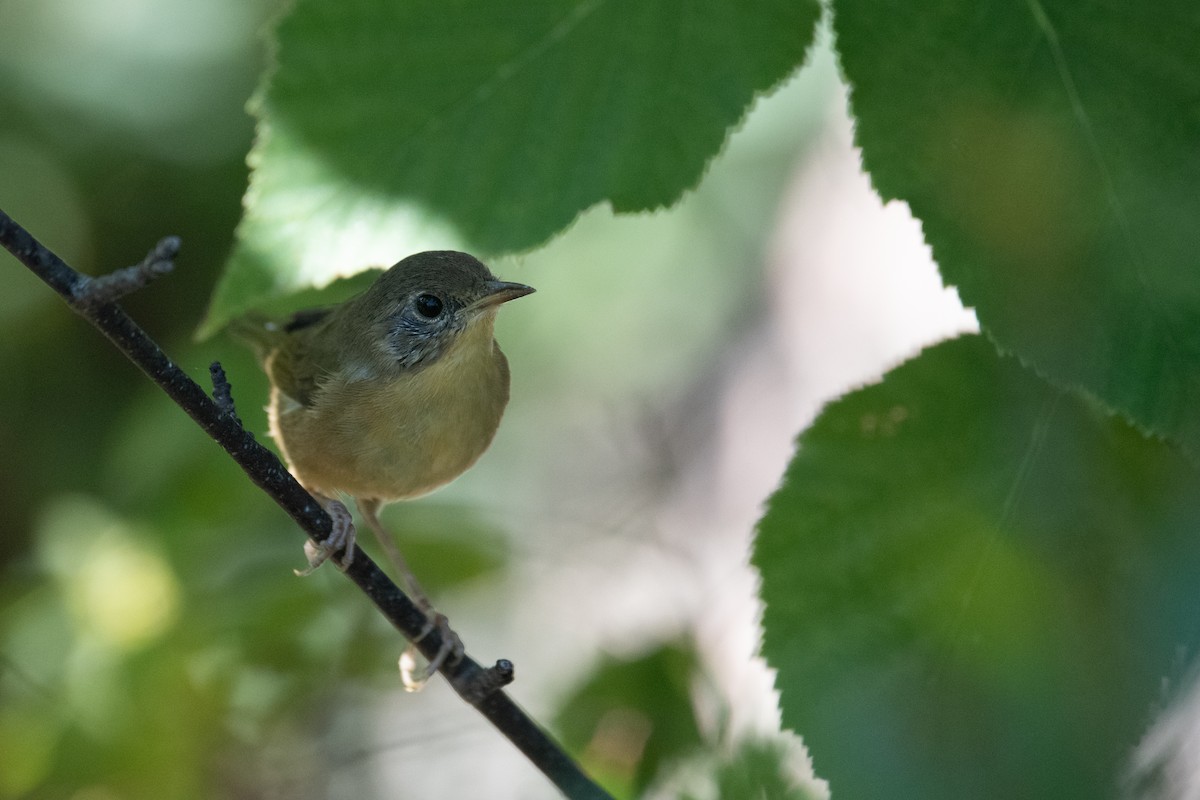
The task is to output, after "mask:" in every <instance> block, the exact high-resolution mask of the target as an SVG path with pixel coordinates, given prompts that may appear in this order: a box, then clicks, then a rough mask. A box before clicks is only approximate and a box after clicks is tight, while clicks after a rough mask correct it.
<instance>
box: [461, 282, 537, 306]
mask: <svg viewBox="0 0 1200 800" xmlns="http://www.w3.org/2000/svg"><path fill="white" fill-rule="evenodd" d="M485 287H486V288H485V291H486V294H484V296H483V297H481V298H479V299H478V300H476V301H475V302H474V303H471V305H470V306H468V308H469V309H471V310H473V311H474V310H480V309H484V308H492V307H494V306H498V305H500V304H501V303H507V302H508V301H509V300H516V299H517V298H518V297H524V296H525V295H527V294H533V293H534V292H535V291H536V289H534V288H533V287H532V286H526V285H525V284H523V283H510V282H509V281H488V282H487V283H486V284H485Z"/></svg>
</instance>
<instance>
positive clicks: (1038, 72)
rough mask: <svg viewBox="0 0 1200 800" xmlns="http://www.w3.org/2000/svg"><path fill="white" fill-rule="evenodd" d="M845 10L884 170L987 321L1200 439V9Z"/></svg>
mask: <svg viewBox="0 0 1200 800" xmlns="http://www.w3.org/2000/svg"><path fill="white" fill-rule="evenodd" d="M833 9H834V29H835V32H836V36H837V42H838V49H839V51H840V54H841V61H842V65H843V67H844V70H845V74H846V77H847V79H848V80H849V82H850V83H851V85H852V90H851V104H852V106H853V111H854V114H855V117H856V120H857V124H856V130H857V140H858V143H859V144H860V145H861V147H862V149H863V160H864V162H865V165H866V167H867V169H868V170H869V171H870V173H871V177H872V180H873V181H874V183H875V186H876V187H877V189H878V190H879V192H880V194H881V195H883V197H884V198H885V199H892V198H901V199H903V200H906V201H908V203H909V205H910V206H911V208H912V211H913V214H914V215H916V216H917V217H918V218H920V220H921V221H922V223H923V225H924V229H925V235H926V238H927V239H928V241H929V243H930V245H931V246H932V248H933V252H934V256H935V257H936V259H937V261H938V263H939V265H940V267H941V270H942V275H943V277H944V278H945V280H946V281H947V282H948V283H952V284H954V285H956V286H958V287H959V292H960V294H961V296H962V299H963V302H964V303H965V304H966V305H968V306H974V307H975V308H976V310H977V311H978V314H979V320H980V323H981V324H982V326H983V327H984V328H985V329H986V330H987V331H988V332H989V334H990V335H991V336H992V337H993V338H994V339H995V340H996V341H997V342H998V343H999V345H1000V346H1001V347H1002V348H1003V349H1005V350H1012V351H1015V352H1016V353H1018V354H1019V355H1020V356H1021V357H1022V358H1023V359H1025V360H1026V361H1027V362H1028V363H1031V364H1032V365H1033V366H1034V367H1035V368H1036V369H1037V370H1038V371H1039V372H1040V373H1042V374H1044V375H1045V376H1047V377H1048V378H1049V379H1050V380H1052V381H1054V382H1055V383H1057V384H1059V385H1060V386H1076V385H1078V386H1083V387H1086V388H1087V389H1089V390H1090V391H1092V392H1094V393H1095V394H1096V395H1097V396H1099V397H1100V398H1102V399H1103V400H1104V401H1105V402H1106V403H1108V404H1110V405H1111V406H1112V407H1114V408H1116V409H1118V410H1120V411H1122V412H1124V413H1126V414H1128V415H1129V416H1131V417H1132V418H1133V419H1135V420H1136V421H1138V422H1139V423H1140V424H1142V425H1144V426H1146V427H1147V428H1149V429H1150V430H1152V431H1154V432H1157V433H1160V434H1166V435H1169V436H1171V437H1173V438H1175V439H1176V440H1177V441H1179V442H1181V443H1183V444H1184V445H1185V446H1186V447H1187V448H1188V450H1189V451H1190V452H1191V453H1193V454H1200V281H1198V280H1197V275H1198V274H1200V271H1198V267H1200V255H1198V254H1200V225H1197V224H1196V220H1198V219H1200V192H1197V191H1196V187H1197V186H1200V157H1198V156H1197V147H1198V145H1200V68H1198V67H1200V59H1198V57H1197V46H1196V43H1197V42H1198V41H1200V6H1197V5H1196V4H1195V3H1194V2H1192V0H1164V2H1156V3H1101V4H1096V3H1092V2H1083V0H1018V1H1017V2H1012V1H1011V0H981V2H970V3H966V2H951V0H935V2H929V0H883V1H882V2H880V0H834V2H833Z"/></svg>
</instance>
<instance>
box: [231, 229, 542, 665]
mask: <svg viewBox="0 0 1200 800" xmlns="http://www.w3.org/2000/svg"><path fill="white" fill-rule="evenodd" d="M533 291H534V290H533V289H532V288H531V287H529V286H525V285H524V284H520V283H510V282H507V281H501V280H497V279H496V277H495V276H494V275H492V273H491V272H490V271H489V270H488V268H487V267H486V266H484V265H483V264H482V263H480V262H479V261H478V260H477V259H475V258H474V257H473V256H470V255H467V254H466V253H459V252H455V251H449V250H447V251H430V252H424V253H417V254H416V255H412V256H409V257H408V258H405V259H404V260H403V261H400V262H399V263H398V264H396V265H395V266H393V267H392V268H391V269H389V270H387V271H386V272H384V273H383V274H382V275H380V276H379V278H378V279H377V280H376V281H375V282H374V283H373V284H372V285H371V286H370V287H369V288H368V289H367V290H366V291H364V292H363V293H362V294H359V295H357V296H355V297H353V298H351V299H349V300H347V301H345V302H344V303H342V304H341V305H338V306H334V307H331V308H320V309H312V310H309V311H301V312H299V313H297V314H295V315H294V316H293V317H292V318H291V319H290V320H288V321H286V322H282V323H276V322H262V321H256V320H248V319H243V320H241V321H239V322H238V323H235V325H234V327H233V333H234V334H235V335H238V336H239V337H241V338H243V339H246V340H248V341H249V342H250V344H251V345H252V346H253V347H254V348H255V351H256V353H257V355H258V357H259V360H260V361H261V363H262V366H263V369H264V371H265V372H266V373H267V377H268V378H269V380H270V383H271V397H270V403H269V405H268V407H267V412H268V416H269V421H270V430H271V436H272V437H273V438H274V439H275V442H276V444H278V446H279V449H280V450H281V451H282V453H283V456H284V458H285V459H286V460H287V463H288V467H289V468H290V469H291V471H292V474H293V475H294V476H295V477H296V479H297V480H298V481H299V482H300V483H301V484H302V485H303V486H304V487H305V488H306V489H308V490H309V491H310V492H311V493H312V494H313V495H314V496H315V497H316V498H317V499H318V500H319V501H320V502H321V504H322V506H324V507H325V508H326V510H327V511H329V513H330V516H331V517H333V520H334V530H333V532H332V533H331V534H330V536H329V537H328V538H327V539H326V540H325V541H324V542H321V543H320V544H319V545H316V546H314V545H313V544H312V543H311V542H309V543H306V545H305V552H306V554H307V555H308V560H309V568H308V569H307V570H305V571H303V572H297V574H301V575H307V574H309V573H310V572H312V571H313V570H314V569H316V568H317V567H319V566H320V565H321V564H322V563H324V562H325V561H326V560H328V559H329V558H330V557H331V556H332V555H333V554H334V553H338V552H343V551H344V556H343V560H342V561H341V562H340V566H341V567H342V568H343V569H345V568H346V567H348V566H349V564H350V560H351V559H352V558H353V553H354V540H355V532H354V526H353V524H352V522H351V518H350V513H349V511H347V510H346V507H345V506H344V505H342V504H341V503H340V502H338V501H337V500H336V499H334V498H335V496H336V495H338V494H345V495H349V496H351V497H353V498H354V499H355V501H356V502H357V504H358V508H359V511H360V512H361V514H362V517H363V520H364V521H365V522H366V523H367V526H368V527H369V528H371V530H372V531H373V532H374V533H375V535H376V536H377V537H378V539H379V542H380V545H381V546H382V547H383V548H384V550H385V552H386V553H387V554H388V556H389V558H390V559H391V561H392V562H393V564H394V565H395V567H396V569H397V570H398V571H399V572H400V574H401V576H402V578H403V579H404V581H405V583H406V584H407V585H408V588H409V590H410V592H411V593H412V595H413V598H414V600H415V601H416V602H417V603H418V605H420V606H421V608H422V610H423V611H425V613H426V615H427V616H428V617H429V620H430V627H429V629H432V628H433V627H434V626H437V627H439V628H440V629H441V631H442V641H443V646H442V651H441V652H439V653H438V655H437V657H436V658H435V659H434V661H433V662H431V663H430V665H429V666H428V667H427V670H426V673H425V676H424V678H422V679H420V680H419V681H417V682H415V684H414V685H416V686H419V685H420V683H423V682H424V680H425V679H427V678H428V677H429V676H430V675H432V674H433V673H434V672H435V671H436V670H437V669H438V667H439V666H440V665H441V663H443V661H444V660H445V659H446V658H447V657H448V656H450V655H453V656H454V657H455V658H458V657H461V655H462V643H461V641H460V640H459V639H458V636H457V635H456V634H454V632H453V631H451V630H450V628H449V626H448V624H447V622H446V618H445V617H444V616H442V615H440V614H437V613H436V612H434V610H433V606H432V604H431V603H430V602H429V597H428V595H426V594H425V592H424V590H423V589H422V588H421V586H420V584H419V583H418V582H417V580H416V577H415V576H414V575H413V573H412V571H411V570H410V569H409V568H408V565H407V564H406V563H405V561H404V558H403V556H402V555H401V553H400V550H399V548H398V547H397V545H396V543H395V541H394V540H393V539H392V537H391V536H390V535H389V534H388V533H387V531H386V530H384V528H383V526H382V525H381V524H380V522H379V510H380V509H381V508H382V507H383V506H384V505H385V504H387V503H391V502H393V501H396V500H407V499H410V498H414V497H419V496H421V495H423V494H427V493H428V492H431V491H433V490H434V489H437V488H438V487H440V486H443V485H445V484H447V483H449V482H450V481H452V480H454V479H455V478H456V477H458V476H459V475H461V474H462V473H463V472H464V471H465V470H466V469H468V468H469V467H470V466H471V465H472V464H474V463H475V461H476V460H477V459H478V458H479V457H480V456H481V455H482V454H483V452H484V451H485V450H487V448H488V446H489V445H490V444H491V442H492V438H493V436H495V433H496V428H497V427H498V426H499V424H500V418H501V416H502V415H503V414H504V408H505V406H506V405H507V404H508V396H509V371H508V360H507V359H506V358H505V356H504V353H502V352H501V351H500V346H499V345H498V344H497V343H496V339H495V336H494V333H493V326H494V323H495V319H496V312H497V311H498V310H499V307H500V305H501V304H503V303H506V302H508V301H509V300H513V299H516V298H518V297H523V296H525V295H527V294H530V293H531V292H533ZM406 683H408V680H407V677H406ZM410 688H411V687H410Z"/></svg>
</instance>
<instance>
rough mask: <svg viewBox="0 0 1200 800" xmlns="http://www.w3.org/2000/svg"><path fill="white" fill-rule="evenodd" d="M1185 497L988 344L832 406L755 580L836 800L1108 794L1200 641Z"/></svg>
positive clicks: (1175, 470)
mask: <svg viewBox="0 0 1200 800" xmlns="http://www.w3.org/2000/svg"><path fill="white" fill-rule="evenodd" d="M1198 481H1200V474H1198V473H1197V470H1196V469H1195V468H1194V467H1193V466H1192V465H1191V462H1190V461H1188V460H1187V459H1185V458H1184V457H1183V456H1181V455H1180V454H1179V453H1178V452H1176V451H1175V450H1174V449H1172V448H1171V447H1169V446H1167V445H1165V444H1164V443H1163V442H1161V441H1157V440H1151V439H1146V438H1144V437H1143V436H1142V435H1141V434H1140V433H1139V432H1137V431H1136V430H1135V429H1134V428H1132V427H1130V426H1129V425H1127V424H1125V423H1123V422H1121V421H1120V420H1119V418H1117V417H1113V416H1111V415H1109V414H1108V413H1107V412H1105V411H1104V410H1102V409H1101V408H1099V407H1098V405H1097V404H1094V403H1092V402H1088V401H1084V400H1081V399H1079V397H1078V396H1076V395H1075V394H1074V393H1070V392H1066V393H1064V392H1063V391H1061V390H1059V389H1056V388H1054V387H1053V386H1051V385H1050V384H1047V383H1045V382H1044V381H1042V380H1041V379H1039V378H1037V377H1036V376H1035V375H1033V374H1032V373H1031V372H1029V371H1028V370H1025V369H1024V368H1022V367H1021V366H1020V365H1019V364H1018V363H1017V361H1016V360H1015V359H1011V358H999V357H997V356H996V354H995V351H994V350H993V348H992V347H991V346H990V345H989V344H988V343H987V342H986V340H984V339H983V338H982V337H979V336H971V337H966V338H963V339H959V340H955V341H952V342H949V343H945V344H942V345H940V346H938V347H936V348H934V349H931V350H928V351H926V352H925V353H923V354H922V355H921V356H920V357H918V358H917V359H915V360H914V361H912V362H909V363H908V364H906V365H904V366H901V367H900V368H898V369H896V370H895V371H893V372H892V373H890V374H889V375H888V376H887V377H886V378H885V379H884V381H883V383H881V384H879V385H876V386H873V387H870V388H867V389H864V390H862V391H859V392H855V393H854V394H851V395H849V396H847V397H845V398H844V399H842V400H840V401H838V402H836V403H834V404H833V405H832V406H830V407H829V408H828V409H827V410H826V411H825V412H824V413H823V414H822V415H821V417H820V418H819V419H818V421H817V422H816V424H815V425H814V426H813V427H812V428H811V429H810V430H809V431H807V432H806V433H805V434H804V435H803V436H802V437H801V438H800V442H799V449H798V452H797V455H796V457H795V459H794V460H793V462H792V464H791V466H790V467H789V468H788V471H787V476H786V479H785V481H784V484H783V486H782V488H781V489H780V490H779V491H778V492H777V493H776V495H775V496H774V497H773V498H772V499H771V501H770V504H769V508H768V511H767V514H766V516H765V517H764V519H763V521H762V523H761V527H760V530H759V535H758V539H757V543H756V546H755V552H754V562H755V564H756V565H757V566H758V568H759V569H760V570H761V572H762V577H763V586H762V596H763V599H764V601H765V603H766V611H765V617H764V626H765V640H764V645H763V651H764V653H765V655H766V657H767V659H768V660H769V662H770V664H771V666H773V667H774V668H775V669H777V670H778V678H777V685H778V688H779V689H780V691H781V702H782V710H783V718H784V723H785V724H786V725H787V726H788V727H790V728H792V729H794V730H795V731H797V732H798V733H800V734H801V736H803V738H804V741H805V743H806V744H807V746H808V748H809V751H810V752H811V754H812V757H813V765H814V768H815V769H816V772H817V774H818V775H819V776H820V777H822V778H826V779H828V780H829V781H830V784H831V788H832V793H833V796H834V797H852V798H889V799H890V800H894V799H895V798H922V800H938V799H939V798H947V800H949V799H950V798H953V799H954V800H961V798H966V797H969V798H973V799H974V800H987V798H1013V797H1022V798H1053V800H1068V799H1069V798H1081V800H1082V799H1083V798H1086V799H1087V800H1097V798H1103V797H1112V796H1115V795H1116V794H1117V785H1118V780H1119V777H1120V774H1121V770H1122V765H1123V764H1124V763H1125V760H1126V758H1127V757H1128V756H1129V755H1130V753H1131V752H1132V749H1133V747H1134V746H1135V745H1136V744H1137V742H1138V740H1139V738H1140V736H1141V735H1142V734H1143V732H1144V731H1145V729H1146V727H1147V726H1148V724H1149V722H1150V720H1151V718H1152V715H1153V711H1154V710H1155V709H1156V708H1157V707H1158V706H1159V704H1160V702H1161V701H1162V700H1163V699H1164V689H1167V690H1168V694H1169V690H1170V689H1172V688H1174V687H1173V684H1172V681H1173V680H1174V679H1178V678H1179V677H1180V676H1181V675H1182V674H1184V672H1185V669H1186V666H1187V663H1188V661H1189V660H1191V659H1192V656H1193V655H1194V654H1195V652H1196V647H1197V645H1200V622H1197V620H1198V619H1200V592H1198V591H1197V587H1198V586H1200V536H1198V535H1197V532H1198V531H1200V496H1198V495H1197V492H1196V487H1197V485H1200V483H1198Z"/></svg>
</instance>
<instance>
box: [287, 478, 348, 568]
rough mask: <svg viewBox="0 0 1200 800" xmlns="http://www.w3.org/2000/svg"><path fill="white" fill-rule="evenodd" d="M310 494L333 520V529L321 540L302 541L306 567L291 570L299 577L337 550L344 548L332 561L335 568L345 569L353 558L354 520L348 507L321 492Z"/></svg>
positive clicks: (322, 562)
mask: <svg viewBox="0 0 1200 800" xmlns="http://www.w3.org/2000/svg"><path fill="white" fill-rule="evenodd" d="M312 496H313V497H315V498H316V499H317V502H318V503H320V504H321V507H322V508H324V509H325V511H326V513H328V514H329V517H330V519H332V520H333V530H331V531H330V532H329V535H328V536H326V537H325V539H324V540H323V541H321V542H319V543H318V542H314V541H313V540H312V539H309V540H308V541H307V542H305V543H304V555H305V556H306V557H307V558H308V569H296V570H292V571H293V572H295V573H296V574H297V575H299V576H300V577H302V578H303V577H306V576H308V575H311V574H312V573H313V571H314V570H316V568H317V567H319V566H321V565H322V564H324V563H325V562H326V561H328V560H329V559H330V558H331V557H332V556H333V554H334V553H336V552H338V551H339V550H344V551H345V555H343V556H342V559H341V560H340V561H338V560H337V559H334V561H333V563H334V564H336V565H337V568H338V569H340V570H342V571H343V572H345V571H346V568H347V567H349V566H350V562H351V561H353V560H354V540H355V538H356V537H357V533H356V532H355V530H354V520H353V519H352V518H351V517H350V509H348V508H346V506H344V505H343V504H342V503H341V502H340V501H338V500H334V499H333V498H331V497H326V496H325V495H323V494H319V493H317V492H312Z"/></svg>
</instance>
